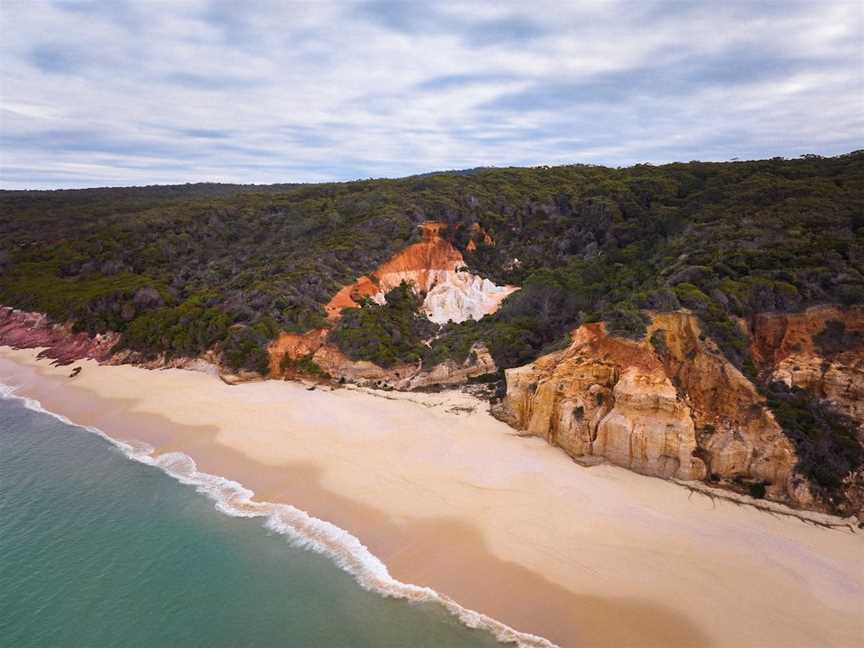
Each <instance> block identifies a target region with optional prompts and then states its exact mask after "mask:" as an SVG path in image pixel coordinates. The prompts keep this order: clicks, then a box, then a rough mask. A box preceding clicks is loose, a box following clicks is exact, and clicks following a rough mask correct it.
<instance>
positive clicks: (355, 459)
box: [0, 347, 864, 648]
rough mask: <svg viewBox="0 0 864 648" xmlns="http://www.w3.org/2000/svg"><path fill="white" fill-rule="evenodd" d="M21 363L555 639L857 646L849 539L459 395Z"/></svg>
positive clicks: (105, 424) (408, 575)
mask: <svg viewBox="0 0 864 648" xmlns="http://www.w3.org/2000/svg"><path fill="white" fill-rule="evenodd" d="M35 355H36V353H35V352H34V351H32V350H21V351H13V350H9V349H8V348H2V347H0V382H4V383H6V384H10V385H15V386H18V387H19V389H18V392H17V393H18V394H20V395H23V396H29V397H31V398H35V399H37V400H39V401H40V402H41V403H42V404H43V406H44V407H45V408H46V409H49V410H51V411H54V412H57V413H60V414H63V415H65V416H67V417H68V418H70V419H71V420H72V421H73V422H76V423H79V424H82V425H91V426H94V427H98V428H100V429H102V430H103V431H105V432H106V433H108V434H109V435H111V436H112V437H115V438H119V439H123V440H140V441H145V442H147V443H149V444H151V445H153V446H155V447H156V448H157V452H169V451H182V452H184V453H186V454H188V455H189V456H191V457H192V458H193V459H194V460H195V461H196V463H197V464H198V466H199V469H200V470H202V471H205V472H208V473H212V474H217V475H222V476H225V477H227V478H230V479H233V480H236V481H238V482H240V483H242V484H243V485H245V486H247V487H248V488H250V489H252V490H254V491H255V493H256V499H260V500H265V501H273V502H286V503H290V504H292V505H294V506H296V507H298V508H300V509H303V510H306V511H308V512H309V513H310V514H312V515H315V516H316V517H318V518H321V519H325V520H329V521H330V522H332V523H334V524H336V525H338V526H340V527H342V528H344V529H346V530H348V531H350V532H351V533H352V534H354V535H355V536H357V537H358V538H360V540H361V541H362V542H363V543H364V544H366V545H367V546H368V547H369V549H370V550H371V551H372V552H373V553H374V554H375V555H376V556H378V557H379V558H380V559H381V560H382V561H383V562H384V563H385V564H386V565H387V566H388V568H389V570H390V572H391V574H392V575H393V576H395V577H396V578H397V579H399V580H401V581H404V582H408V583H415V584H418V585H424V586H429V587H432V588H434V589H435V590H437V591H439V592H441V593H443V594H446V595H447V596H450V597H451V598H453V599H455V600H456V601H458V602H459V603H460V604H461V605H462V606H464V607H467V608H470V609H474V610H477V611H479V612H482V613H484V614H486V615H488V616H491V617H494V618H496V619H499V620H501V621H503V622H504V623H506V624H508V625H509V626H512V627H513V628H515V629H517V630H519V631H523V632H530V633H534V634H538V635H541V636H543V637H546V638H548V639H550V640H551V641H554V642H556V643H558V644H559V645H561V646H652V647H653V646H657V647H661V646H663V647H671V648H674V647H675V646H679V647H682V648H683V647H689V646H760V647H761V646H765V647H769V646H802V647H803V646H814V645H820V646H844V647H845V646H854V645H860V642H861V641H862V639H864V621H862V619H864V566H862V565H864V534H860V533H859V534H854V533H851V532H849V531H843V530H828V529H822V528H817V527H814V526H811V525H807V524H805V523H803V522H801V521H799V520H796V519H793V518H784V517H777V516H772V515H769V514H766V513H763V512H760V511H756V510H754V509H752V508H749V507H741V506H737V505H735V504H732V503H728V502H722V501H712V500H710V499H708V498H706V497H704V496H701V495H698V494H691V493H689V492H688V491H687V490H686V489H684V488H682V487H680V486H677V485H675V484H671V483H668V482H664V481H662V480H658V479H652V478H648V477H643V476H639V475H635V474H633V473H630V472H629V471H626V470H623V469H619V468H615V467H611V466H595V467H593V468H584V467H582V466H578V465H576V464H574V463H573V462H572V461H571V460H570V459H569V458H568V457H567V456H566V455H565V454H564V453H563V452H561V451H560V450H557V449H555V448H551V447H549V446H548V445H546V444H545V442H543V441H541V440H539V439H532V438H522V437H518V436H516V435H515V434H514V433H513V430H511V429H510V428H509V427H507V426H506V425H504V424H502V423H500V422H498V421H496V420H494V419H493V418H492V417H491V416H489V415H488V413H486V411H485V406H484V405H483V404H482V403H478V402H476V401H474V400H473V399H471V398H470V397H468V396H465V395H463V394H458V393H445V394H435V395H424V394H411V395H389V394H388V395H387V397H386V398H385V397H382V396H380V395H378V396H376V395H370V394H367V393H362V392H359V391H355V390H349V389H341V390H336V391H332V392H330V391H324V390H316V391H307V390H306V388H305V387H303V386H302V385H299V384H295V383H283V382H276V381H267V382H261V383H247V384H242V385H237V386H228V385H225V384H224V383H222V382H221V381H219V380H218V379H217V378H214V377H212V376H209V375H206V374H202V373H195V372H190V371H183V370H173V369H172V370H164V371H147V370H144V369H138V368H134V367H125V366H124V367H106V366H98V365H96V364H95V363H92V362H81V363H77V366H82V367H83V368H84V369H83V371H82V372H81V374H80V375H79V376H77V377H76V378H73V379H70V378H68V375H69V373H70V371H71V367H61V368H56V367H51V366H50V365H49V363H48V362H47V361H39V362H37V361H36V360H35ZM464 408H469V409H470V408H474V411H473V412H470V413H468V412H466V411H464Z"/></svg>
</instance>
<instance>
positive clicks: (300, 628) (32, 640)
mask: <svg viewBox="0 0 864 648" xmlns="http://www.w3.org/2000/svg"><path fill="white" fill-rule="evenodd" d="M31 405H32V403H31ZM131 454H133V455H134V453H131ZM129 455H130V451H129V449H128V448H125V449H124V448H123V447H120V446H118V445H116V444H113V443H111V442H110V441H108V440H107V439H105V438H103V437H101V436H99V435H98V434H95V433H93V432H92V431H88V430H86V429H83V428H80V427H77V426H74V425H70V424H69V423H67V422H64V421H62V420H60V419H58V418H56V417H54V416H52V415H50V414H48V413H45V412H40V411H35V410H34V409H31V408H28V407H27V405H26V403H25V401H23V400H22V399H18V398H14V397H11V396H10V395H9V393H8V390H6V391H5V392H3V394H0V644H2V645H3V646H9V647H10V648H11V647H14V648H50V647H54V646H57V647H61V646H62V647H64V648H66V647H68V648H76V647H82V648H84V647H86V648H103V647H104V648H109V647H111V648H115V647H118V646H123V647H124V648H135V647H141V648H145V647H146V648H155V647H161V646H166V647H167V646H172V647H173V646H178V647H187V646H202V647H204V646H206V647H208V648H217V647H221V646H224V647H226V648H229V647H230V648H240V647H244V646H248V647H270V646H274V647H275V646H283V647H298V648H299V647H304V648H305V647H310V648H312V647H314V648H330V647H333V648H335V647H345V648H365V647H369V648H373V647H374V648H384V647H394V648H395V647H399V648H401V647H427V646H428V647H435V648H438V647H448V648H449V647H452V648H461V647H468V646H471V647H484V646H489V647H491V646H500V645H501V644H500V643H498V642H497V641H496V639H495V638H494V637H493V636H492V635H491V634H490V633H489V632H486V631H485V630H479V629H470V628H468V627H466V626H465V625H464V624H463V623H462V622H460V620H459V619H458V618H457V616H454V614H451V613H450V612H448V610H447V609H445V607H444V606H443V605H442V604H440V603H439V602H437V601H434V600H425V601H421V602H409V601H406V600H404V599H400V598H388V597H385V596H382V595H380V594H379V593H376V592H373V591H368V590H367V589H364V588H363V587H361V586H360V584H359V583H358V579H357V578H355V576H356V574H355V575H353V576H352V574H349V573H348V572H347V571H345V569H343V568H340V567H339V566H337V564H336V563H335V562H334V561H333V560H332V559H331V558H330V557H328V556H327V555H324V554H322V553H318V552H316V551H313V550H310V549H309V548H308V546H309V542H305V543H304V542H300V541H299V540H298V538H297V537H293V536H292V535H290V534H289V535H285V533H284V530H281V529H280V528H279V527H278V525H276V524H274V520H273V518H272V517H270V518H267V520H266V524H265V520H264V519H262V517H260V516H259V517H235V516H232V515H226V514H225V512H223V511H220V510H218V509H217V506H216V505H214V498H213V495H212V492H210V491H207V489H206V488H202V485H201V483H200V481H199V483H193V481H192V480H190V479H184V478H183V474H182V473H178V472H177V471H174V472H175V476H171V475H170V474H168V473H167V472H166V471H165V469H160V467H159V466H154V465H148V463H146V461H145V462H143V463H142V461H141V460H139V461H134V460H131V459H130V458H129ZM180 459H182V457H181V458H175V460H176V461H175V463H180V464H182V463H183V462H182V461H181V460H180ZM151 463H152V462H151ZM162 468H165V466H162ZM190 470H191V469H190ZM177 475H179V477H180V480H181V481H178V479H177V478H175V477H176V476H177ZM182 482H186V483H182ZM235 486H237V485H235ZM202 491H207V492H209V494H210V495H211V496H210V497H208V496H207V494H205V492H202ZM217 502H218V500H217ZM301 544H305V545H306V547H307V548H304V547H303V546H300V545H301ZM343 567H345V565H343ZM349 570H350V566H349ZM361 580H362V579H361ZM417 589H420V588H417ZM421 598H422V597H421Z"/></svg>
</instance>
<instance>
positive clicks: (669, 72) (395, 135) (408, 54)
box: [0, 0, 864, 188]
mask: <svg viewBox="0 0 864 648" xmlns="http://www.w3.org/2000/svg"><path fill="white" fill-rule="evenodd" d="M0 20H2V22H0V84H2V85H0V108H2V111H0V185H2V186H3V187H5V188H51V187H86V186H105V185H131V184H154V183H182V182H197V181H211V180H212V181H221V182H257V183H270V182H295V181H301V182H304V181H317V180H333V179H336V180H341V179H355V178H368V177H381V176H404V175H410V174H412V173H418V172H424V171H431V170H440V169H454V168H467V167H475V166H486V165H494V166H507V165H529V166H530V165H538V164H567V163H573V162H581V163H594V164H606V165H612V166H619V165H628V164H631V163H635V162H654V163H660V162H668V161H675V160H684V161H686V160H693V159H702V160H728V159H731V158H735V157H738V158H742V159H745V158H764V157H772V156H776V155H780V156H784V157H797V156H798V155H801V154H803V153H818V154H823V155H835V154H838V153H845V152H849V151H851V150H855V149H859V148H864V2H862V1H860V0H855V1H852V2H846V1H830V0H812V1H811V2H801V3H799V2H794V1H790V0H783V1H777V2H734V1H730V0H724V1H716V2H715V1H709V0H705V1H704V2H699V1H692V2H691V1H678V2H675V1H666V2H656V3H654V2H649V1H647V0H644V1H638V2H633V1H627V2H575V1H572V2H563V1H553V2H546V1H545V0H522V1H520V2H516V3H512V4H509V3H506V2H490V3H479V2H478V3H470V2H458V3H456V2H454V3H449V4H448V3H431V2H419V1H418V2H412V3H394V2H364V3H351V2H338V3H324V2H315V3H303V4H301V3H289V2H263V1H261V0H255V1H254V2H241V1H239V0H237V1H231V2H216V1H211V2H208V1H204V0H201V1H192V0H189V1H184V0H178V1H174V2H156V1H144V0H141V1H139V2H129V3H125V2H120V1H119V0H105V1H104V2H59V1H58V2H50V1H48V0H2V1H0Z"/></svg>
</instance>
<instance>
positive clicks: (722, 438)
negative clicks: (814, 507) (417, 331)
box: [496, 312, 801, 501]
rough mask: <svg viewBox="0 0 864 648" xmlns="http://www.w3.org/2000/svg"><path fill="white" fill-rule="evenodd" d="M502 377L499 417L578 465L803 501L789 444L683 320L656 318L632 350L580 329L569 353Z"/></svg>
mask: <svg viewBox="0 0 864 648" xmlns="http://www.w3.org/2000/svg"><path fill="white" fill-rule="evenodd" d="M506 378H507V396H506V398H505V399H504V401H503V402H502V403H501V405H500V406H498V407H497V408H496V414H497V415H498V416H500V417H501V418H503V419H504V420H506V421H508V422H509V423H511V424H512V425H514V426H515V427H517V428H519V429H524V430H526V431H527V432H529V433H531V434H536V435H538V436H542V437H543V438H545V439H547V440H548V441H549V442H550V443H553V444H555V445H558V446H560V447H562V448H563V449H564V450H565V451H567V452H568V453H569V454H571V455H572V456H574V457H580V458H581V457H587V458H591V457H595V458H596V457H600V458H603V459H606V460H608V461H610V462H612V463H615V464H618V465H621V466H625V467H627V468H630V469H632V470H635V471H638V472H642V473H645V474H650V475H657V476H660V477H675V478H679V479H686V480H695V479H703V478H705V477H709V478H712V479H714V480H722V481H733V480H734V481H737V482H740V483H751V484H759V485H764V486H765V487H766V488H767V493H768V495H769V496H771V497H773V498H775V499H780V500H786V501H793V500H794V499H795V498H796V497H801V495H800V494H799V495H796V492H797V490H798V489H799V483H798V481H796V478H795V476H794V474H793V468H794V466H795V462H796V456H795V452H794V448H793V446H792V444H791V443H790V442H789V440H788V439H787V438H786V437H785V435H784V434H783V432H782V430H781V429H780V427H779V425H778V424H777V422H776V421H775V420H774V417H773V415H772V414H771V412H770V411H769V410H768V408H767V407H766V406H765V401H764V398H763V397H762V396H761V395H760V394H759V393H758V391H757V390H756V388H755V387H754V386H753V384H752V383H751V382H750V381H749V380H748V379H747V378H746V377H744V376H743V375H742V374H741V372H740V371H738V370H737V369H736V368H735V367H734V366H732V365H731V364H730V363H729V362H728V361H727V360H726V359H725V358H724V357H723V356H721V355H720V354H719V352H718V351H717V349H716V348H715V347H714V345H713V344H712V343H711V341H710V340H707V339H704V336H702V335H701V332H700V329H699V325H698V322H697V320H696V318H695V317H694V316H693V315H691V314H689V313H684V312H679V313H664V314H657V315H655V316H654V317H653V321H652V324H651V326H650V327H649V329H648V333H647V335H646V337H645V339H644V340H641V341H638V342H637V341H631V340H624V339H619V338H614V337H610V336H609V335H607V334H606V331H605V327H604V326H603V324H587V325H583V326H581V327H579V328H578V329H577V330H576V331H575V332H574V333H573V336H572V343H571V345H570V346H569V347H568V348H567V349H565V350H563V351H559V352H556V353H552V354H549V355H546V356H543V357H541V358H538V359H537V360H536V361H535V362H533V363H531V364H530V365H526V366H524V367H519V368H516V369H508V370H507V371H506Z"/></svg>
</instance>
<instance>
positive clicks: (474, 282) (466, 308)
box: [326, 223, 518, 324]
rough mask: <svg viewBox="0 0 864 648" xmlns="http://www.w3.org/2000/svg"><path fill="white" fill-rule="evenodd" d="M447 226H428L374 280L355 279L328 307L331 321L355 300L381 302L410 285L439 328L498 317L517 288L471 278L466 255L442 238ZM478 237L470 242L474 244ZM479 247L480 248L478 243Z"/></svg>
mask: <svg viewBox="0 0 864 648" xmlns="http://www.w3.org/2000/svg"><path fill="white" fill-rule="evenodd" d="M444 228H446V225H444V224H442V223H424V224H423V225H421V230H422V240H421V241H420V242H419V243H415V244H413V245H410V246H408V247H407V248H405V249H404V250H402V251H401V252H399V253H398V254H396V255H395V256H394V257H392V258H391V259H390V260H389V261H387V262H385V263H383V264H382V265H381V266H380V267H379V268H378V269H377V270H375V272H373V273H372V274H371V275H368V276H363V277H360V278H359V279H357V281H355V282H354V283H353V284H351V285H350V286H345V287H344V288H342V289H341V290H340V291H339V292H338V293H336V294H335V295H334V296H333V298H332V299H331V300H330V302H329V303H328V304H327V306H326V311H327V317H328V318H329V319H331V320H332V319H338V318H339V315H340V314H341V312H342V309H344V308H356V307H357V301H358V300H360V299H362V298H364V297H369V298H371V299H373V300H375V301H377V302H378V303H383V302H384V295H385V294H386V293H387V292H388V291H389V290H392V289H393V288H396V287H397V286H398V285H399V284H400V283H402V282H403V281H406V282H408V283H411V284H412V285H413V286H414V289H415V290H416V291H417V292H418V293H420V294H423V295H425V298H424V301H423V310H424V311H425V312H426V315H427V316H428V317H429V319H430V320H432V321H433V322H436V323H438V324H444V323H446V322H448V321H451V320H452V321H454V322H463V321H465V320H467V319H480V318H481V317H483V316H484V315H488V314H490V313H494V312H495V311H496V310H498V308H499V307H500V305H501V302H502V301H503V300H504V298H505V297H507V295H509V294H510V293H512V292H514V291H515V290H518V288H517V287H515V286H496V285H495V284H494V283H492V282H491V281H489V280H488V279H483V278H482V277H478V276H477V275H474V274H471V273H470V272H468V271H467V270H466V269H464V268H465V261H464V259H463V258H462V254H461V253H460V252H459V250H457V249H456V248H455V247H454V246H453V244H452V243H450V241H448V240H446V239H445V238H443V237H442V236H441V232H442V230H443V229H444ZM477 232H479V234H477V236H480V237H481V240H484V242H487V241H488V242H487V244H491V238H489V236H488V234H485V233H483V232H482V231H480V230H479V229H478V230H477ZM474 240H475V237H473V236H472V238H471V239H470V240H469V243H471V244H473V243H474ZM474 245H475V247H476V244H474Z"/></svg>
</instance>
